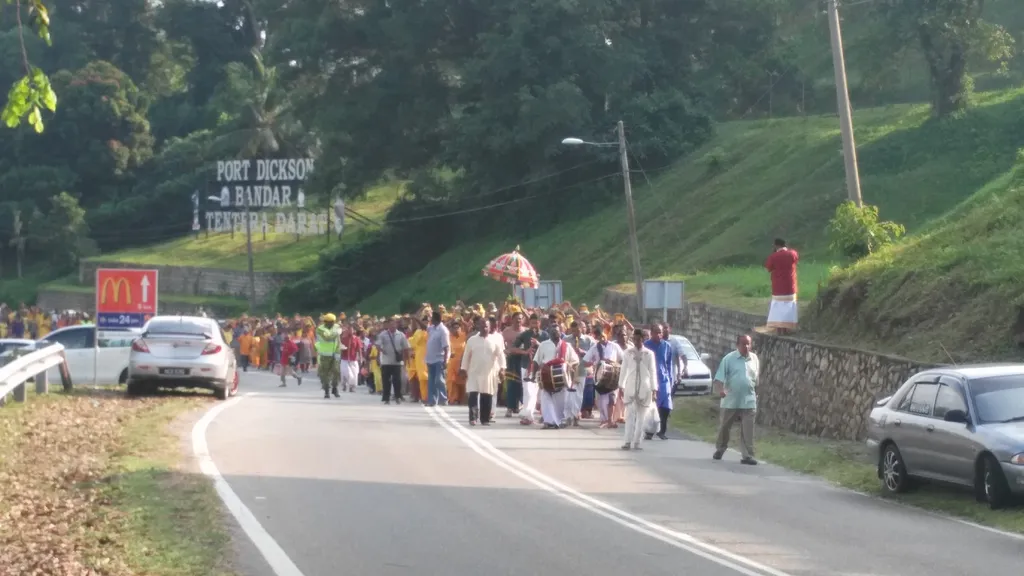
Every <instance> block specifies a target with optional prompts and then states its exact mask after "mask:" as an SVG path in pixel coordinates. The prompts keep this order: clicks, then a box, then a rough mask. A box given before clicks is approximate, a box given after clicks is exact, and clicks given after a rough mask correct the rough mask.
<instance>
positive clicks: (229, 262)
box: [94, 184, 401, 272]
mask: <svg viewBox="0 0 1024 576" xmlns="http://www.w3.org/2000/svg"><path fill="white" fill-rule="evenodd" d="M400 191H401V186H400V185H397V184H392V185H385V186H380V187H378V188H374V189H373V190H371V191H370V192H369V193H368V194H367V196H366V197H365V198H363V199H361V200H359V201H356V202H352V203H351V208H352V209H353V210H355V211H356V212H358V213H360V214H362V215H363V216H366V217H367V218H370V219H372V220H376V221H378V222H379V221H381V220H383V218H384V215H385V214H386V213H387V211H388V208H390V207H391V205H392V204H393V203H394V201H395V199H396V198H397V197H398V194H399V193H400ZM365 228H366V227H365V226H364V225H363V224H360V223H357V222H356V221H354V220H352V219H349V220H348V221H347V222H346V227H345V231H344V233H343V234H342V244H343V245H344V244H350V243H352V242H358V241H359V240H360V239H361V238H362V235H363V234H364V230H365ZM337 245H338V242H337V240H336V239H332V240H331V244H328V241H327V239H326V238H324V237H322V236H305V237H302V238H300V239H298V240H296V238H295V236H294V235H291V234H267V235H266V237H264V236H263V234H262V233H257V232H254V233H253V251H254V258H253V265H254V268H255V269H256V271H258V272H259V271H264V272H299V271H302V270H309V269H310V268H312V267H314V266H316V264H317V262H318V259H319V257H320V252H321V251H322V250H323V249H325V248H328V247H329V246H337ZM94 259H95V260H98V261H101V262H128V263H132V264H142V265H172V266H173V265H187V266H200V267H206V268H224V269H228V270H246V269H248V258H247V255H246V246H245V234H244V233H240V234H239V233H236V234H235V235H234V237H232V236H231V234H230V233H220V234H212V235H210V236H205V235H200V237H199V238H195V237H192V236H187V237H183V238H178V239H176V240H172V241H170V242H165V243H163V244H157V245H155V246H144V247H140V248H132V249H129V250H124V251H121V252H115V253H111V254H104V255H102V256H97V257H96V258H94Z"/></svg>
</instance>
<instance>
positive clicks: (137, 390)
mask: <svg viewBox="0 0 1024 576" xmlns="http://www.w3.org/2000/svg"><path fill="white" fill-rule="evenodd" d="M126 384H127V385H128V386H127V390H126V391H125V392H126V393H127V394H128V396H141V395H142V394H143V393H145V386H144V385H143V383H142V382H139V381H138V380H128V381H127V382H126Z"/></svg>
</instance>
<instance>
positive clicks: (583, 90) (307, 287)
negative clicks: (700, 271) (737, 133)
mask: <svg viewBox="0 0 1024 576" xmlns="http://www.w3.org/2000/svg"><path fill="white" fill-rule="evenodd" d="M1014 1H1015V0H988V3H987V4H985V3H983V2H982V0H941V1H940V0H928V1H925V0H884V1H883V0H879V1H878V2H875V3H868V4H864V3H854V4H853V5H851V6H850V7H849V8H848V9H846V8H844V26H846V39H847V40H846V43H847V55H848V66H849V69H850V83H851V92H852V94H853V97H854V100H855V104H857V103H864V104H877V103H885V102H896V101H903V100H908V99H923V98H926V97H930V98H931V101H932V102H933V107H934V109H935V111H936V113H937V114H938V115H946V114H952V113H954V112H956V111H958V110H961V109H963V107H964V106H967V105H968V104H969V98H968V97H969V93H970V89H971V87H972V85H973V83H975V82H977V83H979V84H981V83H983V82H984V83H987V84H986V85H992V84H993V83H997V82H1007V81H1012V79H1013V78H1014V74H1016V73H1017V70H1016V69H1015V68H1014V63H1013V62H1011V60H1010V59H1011V57H1012V55H1013V50H1014V34H1018V33H1019V32H1020V31H1021V30H1022V29H1024V17H1021V16H1020V15H1019V14H1017V13H1018V12H1019V11H1016V10H1013V8H1012V4H1013V3H1014ZM862 4H863V5H862ZM47 9H48V11H47ZM822 10H823V4H822V3H821V2H817V1H812V0H635V1H629V2H623V1H621V0H589V1H586V2H584V1H581V0H560V1H557V2H551V1H546V0H507V1H506V2H500V3H496V2H489V1H484V0H456V1H451V0H443V1H442V0H386V1H384V0H341V1H339V0H304V1H302V2H284V1H282V0H222V1H219V2H209V1H205V0H163V1H161V2H156V1H155V0H107V1H104V2H98V1H96V0H47V1H45V6H44V4H43V3H40V2H39V0H6V2H4V3H3V4H0V86H14V88H13V89H12V90H11V92H10V94H9V95H8V100H7V102H6V106H5V116H4V120H5V122H6V123H7V124H8V125H9V126H15V128H14V129H13V130H4V131H3V132H2V134H3V138H0V264H2V267H0V274H2V275H3V277H10V276H11V275H16V274H18V273H19V269H20V268H24V266H23V264H26V263H27V264H28V265H29V267H40V266H41V267H43V268H46V269H47V271H49V272H51V273H53V274H56V273H60V272H62V271H64V270H66V269H67V267H68V266H71V265H73V264H74V262H75V261H76V260H77V259H78V258H80V257H82V256H83V255H85V254H88V253H90V252H91V251H94V250H97V249H98V250H110V249H115V248H118V247H124V246H129V245H144V244H147V243H153V242H157V241H160V240H164V239H168V238H171V237H176V236H180V235H182V234H185V233H187V232H188V230H189V224H190V218H189V213H190V210H191V206H190V204H189V197H190V195H191V194H192V193H193V191H195V190H198V189H202V188H203V187H204V186H205V185H206V183H207V182H208V181H209V180H210V179H211V177H212V175H211V166H212V163H213V162H214V161H215V160H218V159H226V158H231V157H248V158H251V157H267V156H277V157H297V156H306V155H312V156H315V157H316V158H317V170H316V173H315V175H314V180H313V181H312V182H311V183H310V186H309V189H308V190H307V194H308V195H309V196H310V197H311V198H313V201H314V202H321V203H322V202H325V201H326V200H327V199H328V198H329V197H331V196H333V195H341V196H344V197H347V198H352V197H358V196H359V195H361V194H362V193H364V191H366V190H367V189H368V188H369V187H371V186H373V185H374V184H376V183H378V182H380V181H381V180H384V179H400V180H403V181H407V182H408V183H409V184H408V186H407V187H406V194H405V196H404V197H403V198H402V199H401V201H400V202H399V203H398V204H397V205H396V206H395V207H394V208H393V209H392V210H391V212H390V214H389V215H388V218H387V225H386V226H385V227H384V229H382V230H381V231H380V232H379V233H378V234H377V235H376V237H374V238H372V239H371V240H370V241H368V242H366V243H364V244H361V245H360V246H358V247H356V248H355V249H349V250H345V251H341V252H337V253H334V254H332V255H330V256H325V257H324V259H323V261H322V266H321V267H320V270H319V271H318V273H317V274H314V275H313V276H311V277H310V278H308V279H307V280H305V281H304V282H302V283H300V284H299V285H296V286H293V287H291V288H290V289H288V290H286V291H285V296H286V297H288V298H289V299H290V300H291V301H296V298H295V296H296V295H300V294H301V295H302V298H298V299H297V300H299V301H304V302H308V303H309V304H310V305H335V304H339V303H340V304H345V303H350V302H352V301H355V300H356V299H358V298H360V297H361V296H364V295H365V294H366V293H367V291H372V290H373V289H374V288H375V287H377V286H379V285H381V284H382V283H384V282H386V281H388V280H391V279H393V278H395V277H397V276H398V275H401V274H404V273H406V272H408V271H409V270H410V268H414V267H417V266H420V265H422V263H424V262H426V261H429V259H430V258H432V257H433V256H435V255H437V254H439V253H440V252H441V251H442V250H444V249H445V248H447V247H449V246H450V245H452V244H454V243H459V242H465V241H467V239H469V238H474V237H480V236H484V235H495V234H499V235H503V236H506V237H509V238H511V239H512V240H511V242H512V243H514V242H515V239H516V238H519V237H522V236H524V235H527V234H530V233H531V232H534V231H537V230H543V229H546V228H549V227H551V226H554V225H556V224H557V223H558V222H561V221H564V220H565V219H567V218H574V217H578V216H581V215H583V214H585V213H587V212H589V211H591V210H593V209H595V208H597V207H599V206H601V205H603V204H605V203H607V202H616V201H618V198H619V197H620V196H619V194H620V192H619V190H620V187H621V181H619V180H617V179H616V178H614V174H615V173H616V171H617V169H618V164H617V158H616V155H615V151H614V148H606V149H601V148H588V147H576V148H569V147H565V146H562V145H561V144H560V141H561V140H562V138H564V137H566V136H578V137H581V138H584V139H586V140H591V141H607V140H611V139H613V138H614V132H613V128H614V125H615V123H616V121H618V120H623V121H624V122H625V125H626V127H627V138H628V141H629V146H630V149H629V151H630V154H631V155H632V158H633V160H634V168H637V169H640V168H642V167H643V168H658V167H661V166H664V165H666V164H668V163H670V162H671V161H672V160H674V159H676V158H678V157H680V156H683V155H685V154H687V153H688V152H689V151H691V150H693V149H694V148H695V147H696V146H698V145H700V144H701V143H703V142H704V141H706V140H707V138H708V137H709V136H710V134H711V132H712V130H713V123H712V121H713V119H729V118H739V117H749V116H751V115H758V116H762V115H793V114H803V113H830V112H832V111H833V110H834V107H835V92H834V89H833V87H832V69H831V58H830V55H829V48H828V28H827V23H826V21H825V18H824V16H823V12H822ZM990 12H992V13H994V14H996V15H995V16H992V17H989V13H990ZM979 16H985V17H988V21H986V20H983V19H980V18H979ZM991 22H999V23H1001V24H1002V26H997V25H995V24H992V23H991ZM48 41H49V42H48ZM915 72H917V73H915ZM971 74H973V75H971ZM50 87H52V93H51V92H49V90H50ZM54 108H55V112H51V111H50V110H52V109H54ZM44 127H45V129H44ZM40 132H41V133H40ZM595 233H596V234H599V231H595ZM55 237H59V238H62V239H66V241H63V242H60V243H57V242H55V241H54V238H55Z"/></svg>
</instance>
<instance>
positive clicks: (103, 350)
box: [36, 324, 138, 384]
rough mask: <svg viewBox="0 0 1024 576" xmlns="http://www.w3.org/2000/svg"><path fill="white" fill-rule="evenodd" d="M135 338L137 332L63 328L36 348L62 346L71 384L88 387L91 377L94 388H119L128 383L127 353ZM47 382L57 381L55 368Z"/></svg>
mask: <svg viewBox="0 0 1024 576" xmlns="http://www.w3.org/2000/svg"><path fill="white" fill-rule="evenodd" d="M137 334H138V330H100V331H99V332H97V330H96V326H93V325H90V324H83V325H78V326H65V327H64V328H58V329H56V330H54V331H53V332H50V333H49V334H47V335H46V336H44V337H42V338H41V339H39V341H38V342H37V343H36V347H42V346H46V345H48V344H52V343H54V342H56V343H59V344H63V345H64V356H65V357H66V358H67V360H68V371H69V372H70V373H71V381H72V382H75V383H78V384H92V382H93V380H94V378H93V376H94V375H95V376H96V378H95V381H96V382H97V383H98V384H115V383H116V384H123V383H125V382H127V381H128V352H129V350H130V346H131V343H132V340H133V339H134V338H135V336H136V335H137ZM97 336H99V339H98V340H97ZM97 342H98V343H99V346H98V347H97V346H96V344H97ZM49 379H50V381H51V382H59V381H60V367H59V366H54V367H53V368H51V369H50V372H49Z"/></svg>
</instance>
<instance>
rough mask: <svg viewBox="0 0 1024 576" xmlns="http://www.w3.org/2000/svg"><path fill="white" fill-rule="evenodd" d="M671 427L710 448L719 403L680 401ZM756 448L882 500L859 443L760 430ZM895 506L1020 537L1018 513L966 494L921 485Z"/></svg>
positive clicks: (775, 460) (770, 458) (1023, 523)
mask: <svg viewBox="0 0 1024 576" xmlns="http://www.w3.org/2000/svg"><path fill="white" fill-rule="evenodd" d="M672 425H673V426H674V427H675V428H677V429H679V430H681V431H683V432H685V433H687V434H689V435H691V436H694V437H696V438H698V439H700V440H703V441H705V442H711V443H714V441H715V438H716V436H717V434H718V401H717V399H714V398H711V397H699V398H686V399H681V400H680V401H678V402H676V403H675V405H674V410H673V411H672ZM736 434H738V431H737V430H734V431H733V436H734V437H735V436H736ZM754 448H755V450H756V451H757V457H758V458H760V459H764V460H765V461H767V462H770V463H772V464H775V465H778V466H781V467H783V468H787V469H789V470H793V471H795V472H799V473H802V474H810V475H813V476H819V477H821V478H823V479H825V480H827V481H829V482H831V483H832V484H836V485H838V486H842V487H843V488H848V489H850V490H856V491H857V492H862V493H866V494H873V495H879V496H881V489H880V488H879V480H878V477H877V476H876V472H875V463H874V461H873V459H872V458H873V456H872V455H871V453H870V451H869V450H868V448H867V446H866V445H865V444H864V443H862V442H847V441H839V440H822V439H818V438H811V437H807V436H801V435H798V434H792V433H788V432H784V431H780V430H777V429H773V428H769V427H766V426H758V427H757V429H756V433H755V443H754ZM710 457H711V453H710V451H709V452H708V458H710ZM894 500H896V501H898V502H901V503H904V504H910V505H913V506H918V507H920V508H924V509H927V510H931V511H934V512H941V513H943V514H949V515H952V516H956V517H959V518H963V519H966V520H970V521H972V522H977V523H979V524H984V525H986V526H992V527H994V528H999V529H1001V530H1008V531H1011V532H1018V533H1024V513H1022V512H1021V510H1020V509H1010V510H998V511H997V510H991V509H989V508H988V507H987V506H985V505H984V504H980V503H978V502H976V501H975V499H974V495H973V494H972V493H971V492H970V491H966V490H957V489H955V488H945V487H941V486H932V485H924V486H921V487H919V488H917V489H915V490H913V491H911V492H909V493H907V494H903V495H901V496H899V497H897V498H894Z"/></svg>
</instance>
